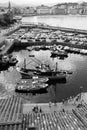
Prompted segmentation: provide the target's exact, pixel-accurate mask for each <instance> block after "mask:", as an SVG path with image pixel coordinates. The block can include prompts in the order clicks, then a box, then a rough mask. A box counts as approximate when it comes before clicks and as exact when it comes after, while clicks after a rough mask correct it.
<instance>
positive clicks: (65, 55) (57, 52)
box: [51, 50, 68, 57]
mask: <svg viewBox="0 0 87 130" xmlns="http://www.w3.org/2000/svg"><path fill="white" fill-rule="evenodd" d="M56 56H59V57H68V54H67V52H65V51H62V50H57V51H52V52H51V57H56Z"/></svg>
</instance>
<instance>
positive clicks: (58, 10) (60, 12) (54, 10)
mask: <svg viewBox="0 0 87 130" xmlns="http://www.w3.org/2000/svg"><path fill="white" fill-rule="evenodd" d="M51 14H54V15H64V14H66V9H63V8H58V7H53V8H52V9H51Z"/></svg>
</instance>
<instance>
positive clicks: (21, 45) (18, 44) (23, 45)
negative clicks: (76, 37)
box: [14, 41, 87, 49]
mask: <svg viewBox="0 0 87 130" xmlns="http://www.w3.org/2000/svg"><path fill="white" fill-rule="evenodd" d="M54 44H56V45H63V46H69V47H74V48H80V49H87V45H79V44H78V45H77V44H71V43H70V42H37V41H36V42H28V41H27V42H21V41H17V42H16V41H15V42H14V47H15V48H26V47H27V46H40V45H46V46H52V45H54Z"/></svg>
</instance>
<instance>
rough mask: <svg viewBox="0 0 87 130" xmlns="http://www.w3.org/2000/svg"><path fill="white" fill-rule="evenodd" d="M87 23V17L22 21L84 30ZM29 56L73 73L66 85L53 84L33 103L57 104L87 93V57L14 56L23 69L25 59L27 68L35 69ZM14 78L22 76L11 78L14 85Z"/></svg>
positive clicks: (22, 52) (20, 53)
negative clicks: (55, 102)
mask: <svg viewBox="0 0 87 130" xmlns="http://www.w3.org/2000/svg"><path fill="white" fill-rule="evenodd" d="M77 21H78V22H77ZM86 21H87V16H32V17H23V19H22V22H29V23H30V22H31V23H39V22H40V23H45V24H49V25H53V26H61V27H68V28H69V27H70V28H76V29H84V30H85V29H87V25H86V23H87V22H86ZM29 54H32V55H35V57H36V58H37V59H39V60H40V61H41V62H45V63H49V64H50V66H51V68H55V66H56V62H57V63H58V69H59V70H66V71H72V72H73V73H72V74H71V75H67V77H66V79H67V81H66V83H56V84H51V85H50V86H49V87H48V92H47V93H44V94H38V95H36V96H33V97H32V100H31V102H37V103H47V102H49V101H51V102H54V101H55V100H56V101H57V102H61V101H63V99H68V98H70V96H71V97H72V96H73V97H74V96H76V95H78V94H79V93H80V92H87V56H84V55H80V54H73V53H72V54H70V53H69V54H68V57H67V58H65V59H59V58H50V55H51V52H50V51H49V50H47V51H42V50H40V51H32V52H29V51H27V50H20V51H15V52H13V55H15V56H16V57H17V59H18V61H19V62H18V64H17V65H18V66H20V67H21V66H22V65H23V62H24V58H26V61H27V68H30V67H34V66H35V65H36V63H35V62H32V60H31V58H30V57H29ZM28 63H29V64H28ZM0 75H1V74H0ZM14 76H15V77H18V78H19V77H20V75H19V74H18V73H17V72H16V75H13V77H12V76H11V79H12V82H13V83H14V78H15V77H14ZM7 77H8V75H7ZM0 78H1V77H0ZM9 79H10V78H9ZM0 80H1V79H0ZM11 84H12V83H11ZM81 88H82V89H81Z"/></svg>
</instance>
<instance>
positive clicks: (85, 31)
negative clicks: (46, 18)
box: [21, 24, 87, 34]
mask: <svg viewBox="0 0 87 130" xmlns="http://www.w3.org/2000/svg"><path fill="white" fill-rule="evenodd" d="M21 27H22V28H33V27H38V28H42V29H52V30H55V31H56V30H60V31H64V32H73V33H81V34H87V30H82V29H73V28H66V27H55V26H49V25H47V26H43V25H37V24H22V25H21Z"/></svg>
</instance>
